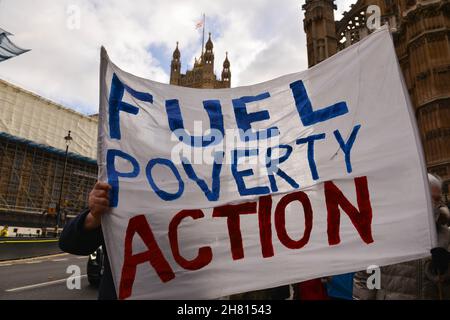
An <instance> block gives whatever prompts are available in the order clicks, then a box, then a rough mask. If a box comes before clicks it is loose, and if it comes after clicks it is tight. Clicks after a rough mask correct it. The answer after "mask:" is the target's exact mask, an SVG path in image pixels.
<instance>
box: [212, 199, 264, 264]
mask: <svg viewBox="0 0 450 320" xmlns="http://www.w3.org/2000/svg"><path fill="white" fill-rule="evenodd" d="M252 213H256V202H246V203H241V204H237V205H231V204H229V205H226V206H222V207H217V208H214V211H213V217H227V224H228V234H229V236H230V243H231V254H232V256H233V260H238V259H242V258H244V247H243V245H242V234H241V220H240V218H239V216H240V215H241V214H252Z"/></svg>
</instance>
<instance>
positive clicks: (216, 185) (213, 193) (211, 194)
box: [181, 152, 224, 201]
mask: <svg viewBox="0 0 450 320" xmlns="http://www.w3.org/2000/svg"><path fill="white" fill-rule="evenodd" d="M223 156H224V153H223V152H216V153H215V154H214V164H213V170H212V187H211V190H209V188H208V185H207V184H206V182H205V180H203V179H200V178H199V177H198V176H197V175H196V173H195V171H194V168H192V165H191V164H190V163H189V160H188V159H186V158H184V157H183V158H182V159H181V160H182V162H183V168H184V171H186V174H187V176H188V177H189V179H191V180H193V181H195V182H197V184H198V186H199V187H200V189H202V191H203V193H204V194H205V196H206V198H207V199H208V200H209V201H217V200H218V199H219V195H220V171H221V170H222V159H223ZM219 159H220V161H218V160H219Z"/></svg>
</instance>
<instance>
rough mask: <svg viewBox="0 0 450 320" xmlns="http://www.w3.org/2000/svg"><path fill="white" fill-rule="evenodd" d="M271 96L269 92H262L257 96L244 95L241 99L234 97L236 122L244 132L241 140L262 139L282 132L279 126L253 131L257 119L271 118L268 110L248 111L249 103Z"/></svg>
mask: <svg viewBox="0 0 450 320" xmlns="http://www.w3.org/2000/svg"><path fill="white" fill-rule="evenodd" d="M267 98H270V94H269V93H268V92H265V93H262V94H260V95H257V96H249V97H248V96H247V97H242V98H240V99H233V108H234V115H235V117H236V122H237V124H238V127H239V129H241V130H242V131H243V132H244V133H243V134H242V132H241V140H242V141H250V140H260V139H269V138H270V137H272V136H276V135H279V134H280V131H279V130H278V128H277V127H272V128H269V129H267V130H265V131H258V132H253V131H252V130H251V129H252V126H251V124H252V123H253V122H257V121H263V120H268V119H270V115H269V112H268V111H267V110H264V111H258V112H253V113H247V106H246V104H247V103H251V102H256V101H260V100H264V99H267Z"/></svg>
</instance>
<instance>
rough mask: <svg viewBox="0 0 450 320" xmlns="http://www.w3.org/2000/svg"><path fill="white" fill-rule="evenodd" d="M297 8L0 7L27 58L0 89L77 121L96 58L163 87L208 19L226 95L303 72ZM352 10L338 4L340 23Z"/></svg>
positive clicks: (68, 2) (16, 62)
mask: <svg viewBox="0 0 450 320" xmlns="http://www.w3.org/2000/svg"><path fill="white" fill-rule="evenodd" d="M304 2H305V0H277V1H273V0H246V1H241V0H215V1H211V0H197V1H190V0H171V1H166V0H150V1H149V0H133V1H125V0H108V1H105V0H39V1H33V0H0V28H2V29H4V30H7V31H9V32H10V33H12V34H13V35H14V36H12V37H10V40H12V41H13V42H14V43H15V44H16V45H18V46H19V47H21V48H25V49H31V51H29V52H27V53H25V54H23V55H21V56H19V57H16V58H12V59H9V60H6V61H4V62H1V63H0V79H3V80H5V81H8V82H10V83H13V84H15V85H17V86H19V87H22V88H24V89H26V90H29V91H31V92H34V93H37V94H39V95H41V96H43V97H45V98H47V99H50V100H52V101H55V102H57V103H61V104H63V105H64V106H66V107H69V108H72V109H74V110H77V111H79V112H81V113H83V114H94V113H97V110H98V91H99V89H98V82H99V79H98V77H99V64H100V48H101V46H102V45H103V46H105V48H106V49H107V50H108V54H109V56H110V58H111V60H112V61H113V62H114V63H115V64H117V65H118V66H119V67H120V68H122V69H123V70H125V71H128V72H131V73H133V74H135V75H137V76H140V77H144V78H147V79H152V80H155V81H159V82H164V83H168V82H169V75H170V61H171V59H172V53H173V50H174V49H175V45H176V42H177V41H179V48H180V51H181V60H182V72H184V71H185V70H186V68H187V67H192V65H193V62H194V57H195V56H197V57H198V56H199V55H200V52H201V42H202V40H201V38H202V36H201V30H196V28H195V25H196V23H197V22H198V21H200V20H201V18H202V14H203V13H205V14H206V34H208V32H211V33H212V40H213V43H214V53H215V70H216V75H218V77H220V74H221V71H222V63H223V60H224V59H225V52H226V51H228V57H229V60H230V62H231V73H232V77H231V86H232V87H237V86H241V85H251V84H255V83H259V82H263V81H267V80H270V79H273V78H276V77H278V76H282V75H284V74H287V73H293V72H299V71H302V70H304V69H306V68H307V55H306V36H305V33H304V31H303V11H302V10H301V6H302V5H303V4H304ZM354 2H356V1H354V0H336V4H337V6H338V10H337V11H335V18H336V19H339V18H340V17H341V15H342V12H343V11H347V10H348V9H349V7H350V4H351V3H354Z"/></svg>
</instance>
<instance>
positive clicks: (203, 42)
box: [202, 14, 206, 61]
mask: <svg viewBox="0 0 450 320" xmlns="http://www.w3.org/2000/svg"><path fill="white" fill-rule="evenodd" d="M205 24H206V15H205V14H203V38H202V61H203V48H204V47H205Z"/></svg>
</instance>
